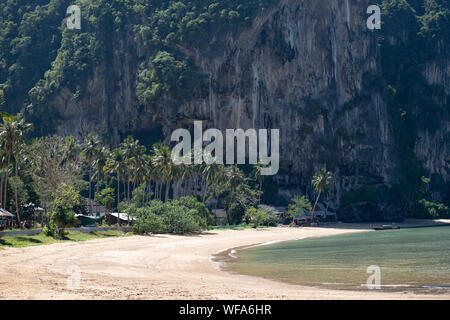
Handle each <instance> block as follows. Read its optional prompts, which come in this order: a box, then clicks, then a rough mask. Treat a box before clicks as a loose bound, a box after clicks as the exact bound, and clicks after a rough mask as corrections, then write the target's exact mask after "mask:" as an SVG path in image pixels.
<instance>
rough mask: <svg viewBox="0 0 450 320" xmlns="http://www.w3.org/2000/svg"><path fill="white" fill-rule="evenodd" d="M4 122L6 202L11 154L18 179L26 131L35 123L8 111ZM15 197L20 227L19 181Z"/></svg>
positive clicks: (0, 134) (0, 130) (1, 136)
mask: <svg viewBox="0 0 450 320" xmlns="http://www.w3.org/2000/svg"><path fill="white" fill-rule="evenodd" d="M2 118H3V124H2V125H1V126H0V140H1V141H2V142H3V143H2V149H3V151H4V153H5V154H6V155H7V165H6V171H5V172H6V173H5V175H6V176H5V179H4V181H5V187H4V188H5V189H4V190H3V191H4V198H3V199H2V200H4V203H5V204H6V190H7V187H8V167H9V164H10V161H11V156H13V157H14V173H15V177H16V181H17V180H18V178H19V156H20V152H21V151H22V150H23V146H24V143H25V133H26V132H27V131H29V130H32V128H33V125H32V124H30V123H25V120H24V119H23V117H22V116H21V114H18V115H17V116H11V115H8V114H6V113H2ZM14 198H15V202H16V216H17V222H18V224H19V227H20V228H21V227H22V226H21V223H20V213H19V203H18V200H17V183H15V187H14Z"/></svg>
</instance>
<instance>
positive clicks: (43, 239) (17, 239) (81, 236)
mask: <svg viewBox="0 0 450 320" xmlns="http://www.w3.org/2000/svg"><path fill="white" fill-rule="evenodd" d="M129 235H131V233H125V232H123V231H120V230H108V231H97V232H91V233H82V232H78V231H69V232H68V233H67V235H66V238H65V239H64V240H59V239H54V238H52V237H47V236H46V235H44V234H43V233H40V234H38V235H34V236H5V237H1V238H0V247H14V248H22V247H31V246H39V245H44V244H52V243H59V242H78V241H87V240H93V239H101V238H111V237H125V236H129Z"/></svg>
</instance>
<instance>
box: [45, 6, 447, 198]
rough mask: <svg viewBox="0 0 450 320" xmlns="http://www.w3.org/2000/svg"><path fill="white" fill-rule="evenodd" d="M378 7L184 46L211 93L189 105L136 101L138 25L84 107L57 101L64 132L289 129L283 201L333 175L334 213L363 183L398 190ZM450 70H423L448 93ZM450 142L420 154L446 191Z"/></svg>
mask: <svg viewBox="0 0 450 320" xmlns="http://www.w3.org/2000/svg"><path fill="white" fill-rule="evenodd" d="M369 5H370V3H369V1H368V0H362V1H351V0H345V1H343V0H339V1H338V0H302V1H299V0H284V1H280V2H279V4H278V5H276V6H274V7H273V8H271V9H270V10H267V11H265V13H264V14H261V15H260V16H258V17H256V18H255V20H254V21H253V24H252V26H251V27H250V28H247V29H245V30H240V31H239V32H233V33H231V32H230V33H228V34H226V35H225V36H221V37H219V38H218V37H214V38H213V40H212V42H211V43H210V45H209V46H206V47H205V48H202V49H198V48H191V47H188V46H187V45H182V46H180V50H181V51H182V52H184V53H185V54H187V55H190V56H192V57H193V58H194V61H195V63H196V65H197V66H198V67H199V68H200V70H201V71H202V72H203V73H204V74H205V75H206V79H207V83H206V84H205V89H204V90H203V91H202V94H201V95H200V96H199V97H197V98H195V99H192V100H191V101H188V102H183V103H178V102H175V101H174V100H171V99H169V98H168V99H164V100H163V101H161V102H159V103H157V104H152V105H141V104H140V103H139V102H138V99H137V98H136V93H135V92H136V84H137V81H138V74H139V62H140V61H143V60H145V59H147V57H148V56H149V54H150V53H149V52H146V50H145V49H144V46H143V44H142V43H139V41H136V40H134V39H135V37H134V34H133V32H132V28H131V27H130V28H129V30H128V31H127V32H126V35H125V36H121V37H117V38H115V39H114V40H113V41H112V43H111V46H112V49H113V51H112V52H113V53H112V54H111V57H110V58H109V59H107V61H105V62H103V63H102V64H101V65H100V66H99V67H97V68H96V70H95V72H94V76H93V77H92V78H91V79H89V80H88V86H87V91H86V92H85V93H84V94H83V95H82V96H81V97H80V98H78V99H75V98H74V97H73V95H72V94H71V93H70V92H68V91H65V90H61V91H60V92H59V93H58V94H57V95H56V96H55V97H54V98H53V99H52V101H51V103H50V105H51V106H54V107H55V109H57V110H59V117H60V120H59V121H58V123H57V132H58V133H60V134H73V135H75V136H83V135H85V134H87V133H89V132H95V133H100V134H101V135H102V136H103V138H104V139H106V140H108V141H109V142H111V143H112V144H117V143H118V141H119V139H120V136H123V135H124V134H127V133H135V134H136V133H138V137H139V138H140V140H141V141H142V140H144V141H148V142H155V141H157V140H160V139H164V140H165V141H168V140H169V138H170V133H171V132H172V130H174V129H176V128H180V127H187V126H188V125H189V122H190V121H192V120H194V119H197V120H204V121H205V126H206V125H207V126H208V127H214V128H218V129H221V130H223V131H224V130H225V129H227V128H243V129H248V128H255V129H261V128H267V129H280V140H281V141H280V148H281V150H280V160H281V166H280V172H279V174H278V175H277V177H276V178H275V179H276V181H277V183H278V187H279V195H280V197H278V199H279V201H283V198H286V199H289V198H290V196H291V195H292V194H293V193H299V192H300V193H311V192H312V190H311V184H310V181H311V177H312V175H313V173H314V172H315V171H316V170H318V169H319V168H321V167H324V166H326V167H327V168H328V169H329V170H331V171H332V172H333V184H332V187H331V189H330V191H329V193H328V197H329V200H330V203H331V204H332V205H333V204H334V206H337V205H338V204H339V199H340V198H341V195H342V194H343V193H344V192H345V191H348V190H352V189H355V188H358V187H359V186H360V185H362V184H364V185H372V186H381V185H387V186H391V185H394V184H396V183H397V182H399V181H400V180H401V178H402V177H401V174H400V171H401V170H400V169H399V166H400V163H399V160H398V154H397V149H396V148H395V141H394V138H393V134H392V124H391V122H390V117H389V113H388V109H387V102H386V101H385V99H384V98H383V96H382V94H381V93H380V90H379V89H377V86H376V85H374V83H373V82H374V81H376V80H375V79H377V76H378V75H379V74H380V63H379V60H380V54H379V49H378V47H377V37H378V33H377V31H371V30H368V29H367V27H366V19H367V17H368V15H367V14H366V9H367V7H368V6H369ZM218 44H220V46H219V45H218ZM124 53H125V54H124ZM448 71H449V61H448V59H443V60H442V61H438V62H435V63H431V64H430V65H428V66H426V68H425V75H426V77H427V79H428V81H429V82H430V83H440V84H444V85H445V86H446V90H447V95H448V94H449V83H450V82H449V78H448V75H449V72H448ZM446 119H447V120H448V116H447V118H446ZM448 133H449V123H448V121H446V122H445V124H443V127H442V129H441V130H438V131H437V132H435V133H434V134H433V135H430V134H428V133H425V132H424V133H423V134H422V135H421V136H420V139H419V140H418V143H417V146H416V152H417V154H418V156H419V157H420V158H421V160H422V161H423V164H424V166H425V167H426V168H427V169H428V170H429V171H430V173H436V174H439V175H441V176H442V177H443V179H444V180H445V181H446V182H448V178H449V176H448V174H449V172H448V171H447V170H448V150H449V148H448V141H449V140H450V139H449V138H448ZM442 141H447V142H446V143H444V144H442Z"/></svg>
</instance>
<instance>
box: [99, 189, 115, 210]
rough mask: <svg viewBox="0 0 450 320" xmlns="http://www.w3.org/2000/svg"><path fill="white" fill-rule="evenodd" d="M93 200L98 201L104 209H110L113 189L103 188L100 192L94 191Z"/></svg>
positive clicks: (112, 203)
mask: <svg viewBox="0 0 450 320" xmlns="http://www.w3.org/2000/svg"><path fill="white" fill-rule="evenodd" d="M94 200H95V201H98V202H100V203H101V204H102V205H103V206H104V207H105V208H106V209H108V210H112V208H113V206H114V201H115V200H114V189H113V188H105V189H103V190H102V191H101V192H100V193H95V196H94Z"/></svg>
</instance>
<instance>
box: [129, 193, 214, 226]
mask: <svg viewBox="0 0 450 320" xmlns="http://www.w3.org/2000/svg"><path fill="white" fill-rule="evenodd" d="M125 212H127V213H129V214H131V215H133V216H135V217H136V218H137V221H136V222H135V225H134V229H133V230H134V231H135V232H136V233H139V234H142V233H150V232H151V233H164V232H168V233H176V234H183V233H191V232H198V231H202V230H204V229H206V228H207V227H208V224H209V223H212V222H213V219H212V217H211V214H210V213H209V210H208V209H207V208H206V207H205V205H204V204H203V203H201V202H199V201H197V200H196V199H195V198H194V197H183V198H180V199H177V200H174V201H168V202H165V203H164V202H162V201H159V200H153V201H151V202H150V205H149V206H146V207H142V208H136V207H135V206H128V207H127V208H126V209H125Z"/></svg>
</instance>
